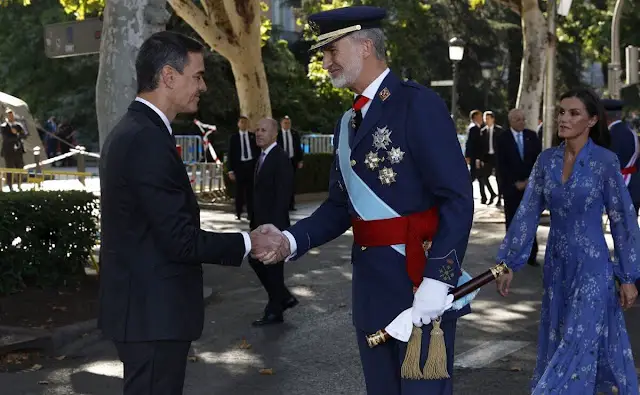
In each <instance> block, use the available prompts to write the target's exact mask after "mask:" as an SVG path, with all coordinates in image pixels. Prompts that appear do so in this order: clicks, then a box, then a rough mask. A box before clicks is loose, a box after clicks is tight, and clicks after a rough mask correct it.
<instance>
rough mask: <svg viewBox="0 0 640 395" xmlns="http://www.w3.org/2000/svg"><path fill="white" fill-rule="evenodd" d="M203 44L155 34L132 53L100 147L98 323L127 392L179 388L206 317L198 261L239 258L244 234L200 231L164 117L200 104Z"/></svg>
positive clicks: (236, 261) (235, 261) (169, 393)
mask: <svg viewBox="0 0 640 395" xmlns="http://www.w3.org/2000/svg"><path fill="white" fill-rule="evenodd" d="M203 51H204V47H203V46H202V44H200V43H199V42H197V41H195V40H192V39H191V38H189V37H186V36H182V35H179V34H177V33H174V32H168V31H165V32H160V33H156V34H154V35H152V36H151V37H150V38H149V39H147V40H146V41H145V42H144V43H143V44H142V46H141V48H140V52H139V53H138V56H137V59H136V73H137V82H138V91H137V97H136V99H135V100H134V101H133V102H132V103H131V105H130V106H129V109H128V111H127V113H126V114H125V115H124V116H123V117H122V119H121V120H120V122H119V123H118V124H117V125H116V126H115V127H114V129H113V130H112V131H111V133H110V134H109V136H108V137H107V139H106V140H105V142H104V146H103V147H102V154H101V158H100V186H101V191H100V192H101V211H102V212H101V232H102V233H101V235H102V245H101V249H100V262H101V270H100V314H99V317H98V326H99V328H100V329H101V330H102V333H103V335H104V336H105V337H106V338H107V339H111V340H112V341H113V342H114V343H115V346H116V348H117V351H118V355H119V358H120V360H121V361H122V362H123V363H124V394H125V395H139V394H153V395H161V394H166V395H176V394H182V388H183V383H184V376H185V365H186V361H187V355H188V351H189V347H190V344H191V342H192V341H193V340H195V339H197V338H199V337H200V335H201V333H202V329H203V321H204V302H203V297H202V285H203V284H202V281H203V279H202V265H201V264H202V263H203V262H205V263H213V264H221V265H228V266H240V265H241V263H242V260H243V259H244V257H245V256H246V255H247V254H248V252H249V251H250V250H251V238H250V236H249V235H248V234H247V233H246V232H242V233H213V232H207V231H204V230H202V229H200V212H199V207H198V202H197V200H196V197H195V195H194V193H193V190H192V188H191V184H190V182H189V178H188V176H187V173H186V171H185V168H184V165H183V163H182V161H181V159H180V156H179V155H178V152H177V150H176V143H175V138H174V137H173V134H172V129H171V124H170V122H171V121H172V120H173V119H174V118H175V116H176V115H177V114H178V113H193V112H195V111H197V109H198V101H199V96H200V94H201V93H202V92H204V91H205V90H206V85H205V83H204V81H203V79H202V77H203V74H204V60H203Z"/></svg>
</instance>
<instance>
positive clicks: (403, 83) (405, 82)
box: [402, 80, 425, 89]
mask: <svg viewBox="0 0 640 395" xmlns="http://www.w3.org/2000/svg"><path fill="white" fill-rule="evenodd" d="M402 85H404V86H410V87H412V88H416V89H424V88H425V86H423V85H420V84H418V83H417V82H415V81H412V80H407V81H402Z"/></svg>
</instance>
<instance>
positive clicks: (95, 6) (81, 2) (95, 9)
mask: <svg viewBox="0 0 640 395" xmlns="http://www.w3.org/2000/svg"><path fill="white" fill-rule="evenodd" d="M104 2H105V0H60V4H61V5H62V7H64V11H65V12H66V13H67V14H72V15H73V16H74V17H75V18H76V19H78V20H80V19H84V18H85V17H86V16H89V15H96V14H101V13H102V10H103V9H104Z"/></svg>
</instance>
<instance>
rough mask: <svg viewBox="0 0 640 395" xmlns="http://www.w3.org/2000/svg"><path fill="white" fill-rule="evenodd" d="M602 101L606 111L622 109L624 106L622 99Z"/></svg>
mask: <svg viewBox="0 0 640 395" xmlns="http://www.w3.org/2000/svg"><path fill="white" fill-rule="evenodd" d="M601 102H602V105H603V106H604V109H605V110H606V111H622V107H624V102H623V101H622V100H616V99H602V100H601Z"/></svg>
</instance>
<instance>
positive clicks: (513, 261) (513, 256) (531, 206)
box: [496, 154, 545, 271]
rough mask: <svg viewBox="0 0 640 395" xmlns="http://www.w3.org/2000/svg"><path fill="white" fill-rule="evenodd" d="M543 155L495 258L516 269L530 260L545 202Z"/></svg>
mask: <svg viewBox="0 0 640 395" xmlns="http://www.w3.org/2000/svg"><path fill="white" fill-rule="evenodd" d="M543 162H544V154H543V155H539V156H538V159H537V160H536V163H535V165H534V166H533V170H532V171H531V174H530V175H529V181H528V182H527V187H526V189H525V191H524V197H523V198H522V201H521V202H520V206H518V210H517V211H516V215H515V217H514V218H513V220H512V221H511V225H509V229H508V230H507V234H506V236H505V237H504V239H503V240H502V243H501V244H500V249H499V250H498V256H497V258H496V261H497V262H498V263H500V262H504V263H506V264H507V266H508V267H509V268H510V269H512V270H514V271H518V270H519V269H520V268H521V267H522V265H524V264H525V263H526V262H527V260H528V259H529V255H530V254H531V247H532V246H533V240H534V239H535V235H536V231H537V230H538V223H539V222H540V214H542V210H543V209H544V207H545V202H544V184H545V181H544V163H543Z"/></svg>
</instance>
